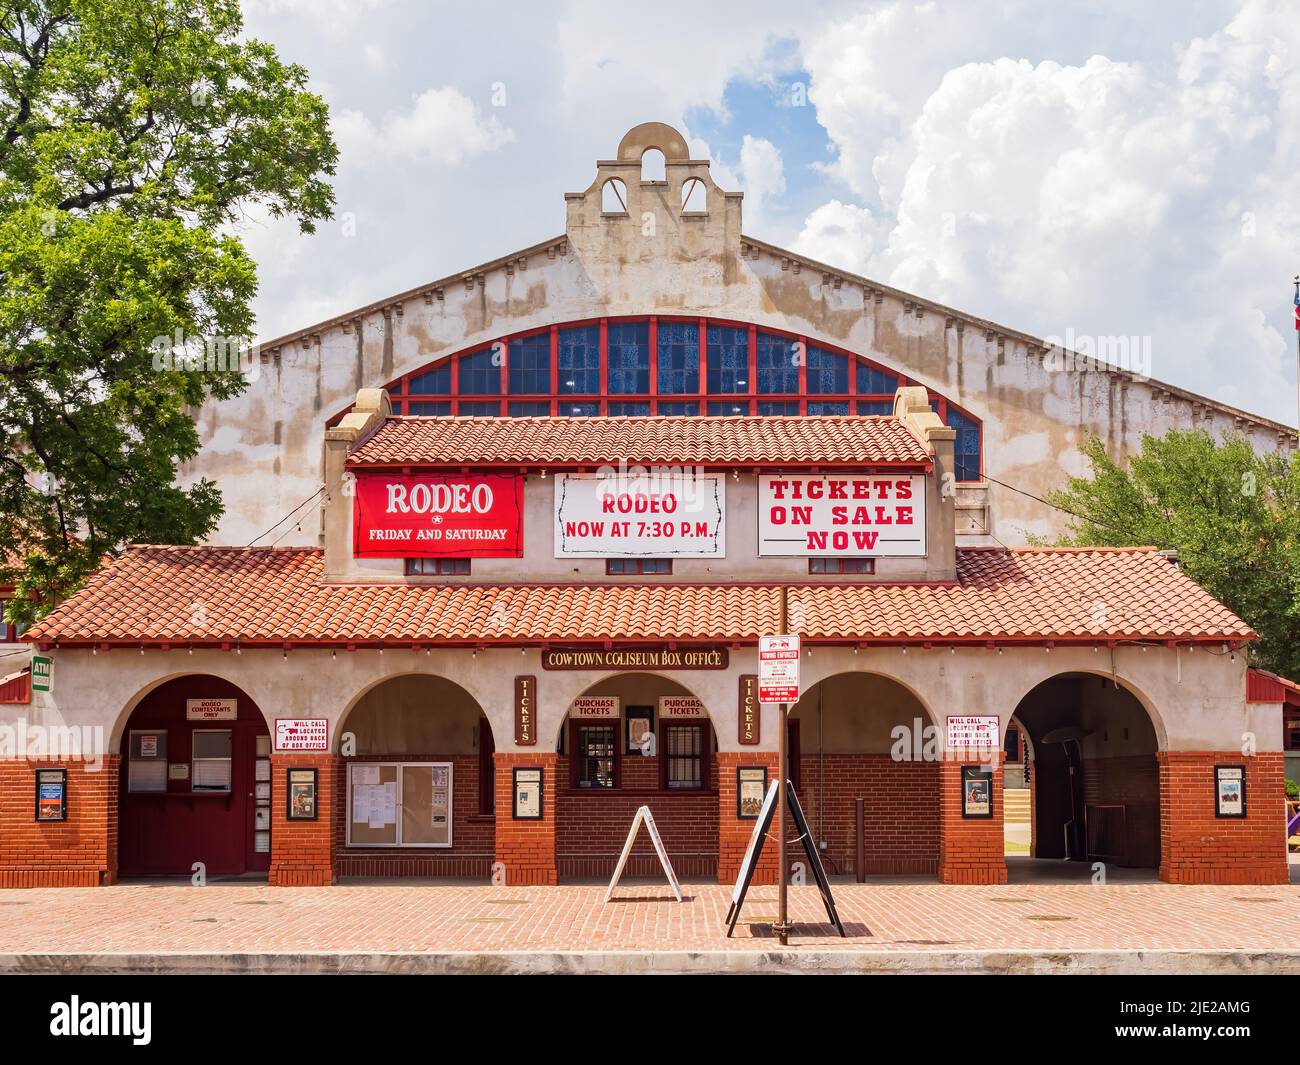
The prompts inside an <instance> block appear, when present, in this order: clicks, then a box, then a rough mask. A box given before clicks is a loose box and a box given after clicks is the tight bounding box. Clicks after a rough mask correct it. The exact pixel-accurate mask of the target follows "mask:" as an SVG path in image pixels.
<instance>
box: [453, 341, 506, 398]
mask: <svg viewBox="0 0 1300 1065" xmlns="http://www.w3.org/2000/svg"><path fill="white" fill-rule="evenodd" d="M459 388H460V394H461V395H462V396H493V395H496V394H498V393H499V392H500V391H501V363H500V360H498V359H497V358H496V357H495V353H494V352H493V351H492V349H491V348H489V349H488V350H486V351H476V352H475V353H474V354H473V355H462V356H461V357H460V383H459Z"/></svg>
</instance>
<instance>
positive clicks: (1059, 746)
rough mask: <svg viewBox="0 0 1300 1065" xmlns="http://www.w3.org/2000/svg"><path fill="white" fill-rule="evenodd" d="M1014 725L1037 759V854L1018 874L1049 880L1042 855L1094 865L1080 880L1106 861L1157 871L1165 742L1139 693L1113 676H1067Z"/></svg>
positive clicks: (1040, 688) (1012, 870)
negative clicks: (1162, 745)
mask: <svg viewBox="0 0 1300 1065" xmlns="http://www.w3.org/2000/svg"><path fill="white" fill-rule="evenodd" d="M1012 721H1013V722H1014V723H1015V724H1016V725H1017V726H1019V727H1020V728H1022V729H1023V732H1024V739H1025V750H1026V753H1027V756H1028V761H1027V763H1026V767H1025V769H1026V773H1027V775H1028V778H1029V779H1028V786H1029V804H1028V806H1029V817H1030V834H1029V835H1030V840H1029V858H1028V859H1025V858H1019V859H1017V858H1014V857H1012V858H1011V859H1010V860H1009V861H1008V866H1007V868H1008V873H1009V875H1010V876H1011V877H1012V878H1013V879H1014V878H1016V876H1017V874H1019V875H1020V876H1031V875H1034V874H1035V873H1037V874H1039V875H1042V874H1043V872H1044V869H1043V867H1042V866H1040V865H1037V864H1036V863H1035V861H1034V860H1041V859H1056V860H1057V861H1068V862H1075V863H1089V864H1087V865H1082V866H1079V868H1080V869H1081V874H1080V875H1089V876H1090V875H1091V863H1096V862H1101V863H1104V864H1105V865H1106V866H1107V867H1112V866H1113V867H1118V868H1121V869H1139V870H1150V871H1151V872H1152V875H1154V870H1155V869H1156V868H1157V867H1158V866H1159V864H1160V772H1159V764H1158V762H1157V758H1156V753H1157V751H1158V750H1159V740H1158V738H1157V733H1156V728H1155V725H1154V723H1153V722H1152V719H1151V716H1150V714H1149V713H1148V712H1147V710H1146V708H1145V707H1144V706H1143V704H1142V702H1141V701H1140V700H1139V699H1138V697H1137V696H1136V695H1134V694H1133V692H1131V691H1129V690H1128V689H1127V688H1125V687H1124V686H1122V684H1119V683H1118V682H1117V681H1116V680H1115V679H1114V678H1112V677H1110V676H1108V675H1097V674H1091V673H1062V674H1059V675H1058V676H1055V677H1051V678H1049V679H1047V680H1044V681H1042V682H1040V683H1039V684H1037V685H1036V686H1035V687H1034V688H1033V689H1032V690H1030V691H1029V692H1028V693H1027V694H1026V695H1025V696H1024V698H1022V699H1021V700H1020V703H1019V704H1018V705H1017V706H1016V709H1015V713H1014V715H1013V717H1012ZM1048 871H1049V872H1050V870H1048ZM1057 871H1058V872H1060V871H1068V868H1067V867H1063V866H1058V867H1057Z"/></svg>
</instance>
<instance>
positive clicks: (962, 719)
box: [948, 714, 1002, 751]
mask: <svg viewBox="0 0 1300 1065" xmlns="http://www.w3.org/2000/svg"><path fill="white" fill-rule="evenodd" d="M1001 737H1002V729H1001V727H1000V726H999V723H998V718H997V715H996V714H988V715H984V714H954V715H951V716H950V717H949V718H948V750H950V751H995V750H997V749H998V748H999V747H1000V746H1002V743H1001Z"/></svg>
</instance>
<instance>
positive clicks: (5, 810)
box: [0, 754, 121, 888]
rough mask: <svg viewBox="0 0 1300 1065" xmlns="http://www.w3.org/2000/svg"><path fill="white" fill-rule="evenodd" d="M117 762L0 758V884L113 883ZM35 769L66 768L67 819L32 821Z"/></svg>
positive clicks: (107, 758) (111, 758) (113, 758)
mask: <svg viewBox="0 0 1300 1065" xmlns="http://www.w3.org/2000/svg"><path fill="white" fill-rule="evenodd" d="M120 761H121V760H120V758H119V757H118V756H117V755H115V754H113V755H105V756H104V758H103V760H102V761H101V762H100V764H99V765H98V766H97V767H92V766H90V765H89V764H87V763H83V762H54V761H50V762H41V761H27V760H23V759H4V760H0V888H15V887H98V886H100V885H104V884H116V883H117V788H118V772H119V766H120ZM37 769H66V770H67V771H68V792H67V803H68V819H67V820H66V821H37V820H36V770H37Z"/></svg>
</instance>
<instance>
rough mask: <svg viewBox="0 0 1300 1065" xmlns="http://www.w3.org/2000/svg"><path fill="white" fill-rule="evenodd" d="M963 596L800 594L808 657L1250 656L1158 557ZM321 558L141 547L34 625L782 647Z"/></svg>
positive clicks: (963, 566)
mask: <svg viewBox="0 0 1300 1065" xmlns="http://www.w3.org/2000/svg"><path fill="white" fill-rule="evenodd" d="M957 569H958V580H957V581H956V582H955V583H947V584H931V585H922V584H861V583H859V584H851V583H836V584H822V585H800V586H794V587H791V589H790V593H789V601H790V611H791V616H792V617H793V618H795V619H797V622H796V624H797V628H798V629H799V630H800V631H801V632H802V633H803V634H804V636H805V637H806V638H807V639H809V640H827V641H846V642H847V641H868V642H870V641H876V642H885V643H900V642H909V643H916V642H922V641H938V642H962V641H966V642H982V641H985V640H1004V641H1015V640H1018V639H1023V640H1030V639H1032V640H1038V641H1042V640H1059V641H1063V642H1065V641H1071V640H1075V641H1083V642H1093V641H1096V640H1106V639H1115V640H1134V639H1153V640H1154V639H1179V640H1211V639H1212V640H1242V639H1250V638H1252V637H1253V636H1254V633H1253V632H1252V631H1251V629H1250V627H1249V626H1248V625H1246V624H1245V622H1243V621H1242V620H1241V619H1239V618H1238V617H1236V616H1235V615H1234V614H1233V613H1232V612H1231V611H1230V610H1228V609H1227V608H1226V607H1225V606H1223V605H1222V604H1221V603H1219V602H1218V601H1217V600H1215V599H1213V598H1212V597H1211V596H1210V595H1209V593H1208V592H1206V591H1204V590H1203V589H1202V588H1200V587H1199V586H1198V585H1197V584H1195V583H1194V582H1193V581H1192V580H1190V579H1189V578H1188V577H1187V576H1186V575H1185V574H1184V573H1182V572H1181V571H1180V570H1179V569H1177V567H1175V566H1173V565H1171V564H1170V563H1169V562H1168V561H1166V560H1165V559H1164V558H1162V557H1161V556H1160V555H1159V554H1157V553H1156V552H1155V551H1154V550H1153V549H1151V548H1132V549H1128V548H1126V549H1078V550H1075V549H1070V550H1053V549H1017V550H1010V551H1008V550H1005V549H1002V548H997V549H991V548H980V549H973V550H962V551H958V552H957ZM322 575H323V557H322V554H321V552H320V551H319V550H317V549H314V548H220V547H207V548H203V547H199V548H193V547H190V548H187V547H137V548H133V549H131V550H129V551H127V552H126V553H125V554H124V555H123V556H122V557H121V558H119V559H117V560H116V561H114V562H112V563H110V564H109V565H107V566H106V567H105V568H104V569H102V570H101V571H100V572H98V573H97V574H95V575H94V576H93V577H92V578H91V579H90V580H89V581H88V582H87V584H86V586H85V587H84V588H83V589H82V590H81V591H80V592H78V593H77V594H76V595H74V596H72V597H71V598H70V599H69V600H68V601H67V602H65V603H63V604H62V605H61V606H59V607H58V608H57V609H56V610H55V611H54V612H53V613H51V614H50V615H49V616H48V617H46V618H45V619H44V620H43V621H41V622H40V623H39V624H38V625H36V626H35V627H34V628H33V629H32V631H31V633H30V634H29V638H30V639H32V640H37V641H43V642H53V641H56V640H58V641H61V642H64V643H69V642H79V643H89V642H94V643H99V642H107V643H128V644H136V643H141V642H143V643H150V644H156V643H171V644H186V643H189V642H194V643H220V642H222V641H231V642H234V641H240V642H242V643H246V644H255V643H279V642H284V641H287V642H293V643H296V642H330V643H337V644H342V643H358V644H363V643H364V644H374V643H378V642H380V641H383V642H386V643H389V644H390V645H391V644H398V643H407V642H417V641H418V642H433V641H439V642H451V643H479V642H482V643H492V642H507V643H510V642H513V643H521V642H527V643H539V642H542V641H551V642H564V641H586V640H605V639H610V640H629V641H643V642H653V641H664V640H694V641H731V640H753V639H754V638H756V637H757V636H759V635H761V634H764V633H770V632H775V631H777V628H778V622H779V611H780V588H779V586H777V585H770V584H763V585H753V584H734V585H726V584H712V585H700V584H683V583H669V582H665V583H657V584H655V583H642V584H590V583H573V584H561V585H556V584H545V585H542V584H455V585H449V584H442V585H409V584H387V585H375V584H367V585H357V584H347V585H340V584H325V583H323V581H322Z"/></svg>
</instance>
